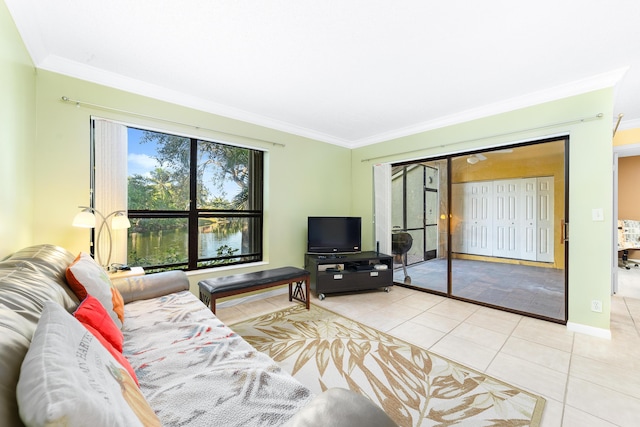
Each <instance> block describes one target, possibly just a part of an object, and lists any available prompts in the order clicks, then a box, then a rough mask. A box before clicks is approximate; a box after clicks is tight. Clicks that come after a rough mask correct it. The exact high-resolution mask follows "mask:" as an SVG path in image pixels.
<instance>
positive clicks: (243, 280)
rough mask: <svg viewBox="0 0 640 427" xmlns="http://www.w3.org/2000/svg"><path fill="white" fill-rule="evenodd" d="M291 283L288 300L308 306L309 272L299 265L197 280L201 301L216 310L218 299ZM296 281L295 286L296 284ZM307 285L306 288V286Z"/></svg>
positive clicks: (214, 311)
mask: <svg viewBox="0 0 640 427" xmlns="http://www.w3.org/2000/svg"><path fill="white" fill-rule="evenodd" d="M285 284H289V301H293V300H294V299H295V300H297V301H300V302H303V303H305V304H306V305H307V310H308V309H309V272H308V271H307V270H303V269H301V268H296V267H280V268H274V269H271V270H263V271H256V272H254V273H244V274H233V275H231V276H222V277H215V278H213V279H206V280H201V281H200V282H198V287H199V288H200V301H202V302H203V303H205V304H206V305H207V306H210V307H211V311H212V312H213V314H215V313H216V299H218V298H223V297H229V296H232V295H238V294H242V293H245V292H252V291H257V290H260V289H265V288H270V287H273V286H279V285H285ZM294 284H295V288H294V287H293V285H294ZM303 285H304V287H303Z"/></svg>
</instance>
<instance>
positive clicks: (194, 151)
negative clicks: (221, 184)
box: [188, 138, 199, 270]
mask: <svg viewBox="0 0 640 427" xmlns="http://www.w3.org/2000/svg"><path fill="white" fill-rule="evenodd" d="M190 150H191V151H190V153H189V154H190V156H189V159H190V160H189V171H190V175H191V176H190V177H189V183H190V184H189V247H188V250H189V256H188V259H189V270H195V269H196V268H197V266H198V257H199V254H198V238H199V237H198V224H199V221H198V180H199V177H198V140H197V139H195V138H191V144H190Z"/></svg>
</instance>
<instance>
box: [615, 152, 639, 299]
mask: <svg viewBox="0 0 640 427" xmlns="http://www.w3.org/2000/svg"><path fill="white" fill-rule="evenodd" d="M632 156H640V143H637V144H628V145H617V146H614V147H613V209H612V212H613V214H612V215H611V216H612V218H611V227H612V229H613V238H612V248H613V250H612V251H611V252H612V253H611V295H614V294H616V293H618V159H619V158H620V157H632Z"/></svg>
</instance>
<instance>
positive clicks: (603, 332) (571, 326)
mask: <svg viewBox="0 0 640 427" xmlns="http://www.w3.org/2000/svg"><path fill="white" fill-rule="evenodd" d="M567 329H568V330H569V331H571V332H579V333H581V334H585V335H591V336H593V337H597V338H604V339H608V340H610V339H611V330H609V329H602V328H594V327H593V326H587V325H582V324H580V323H573V322H567Z"/></svg>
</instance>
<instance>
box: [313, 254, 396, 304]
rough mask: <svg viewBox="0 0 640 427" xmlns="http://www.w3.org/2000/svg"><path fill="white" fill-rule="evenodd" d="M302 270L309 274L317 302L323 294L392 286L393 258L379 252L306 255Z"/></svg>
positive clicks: (386, 288)
mask: <svg viewBox="0 0 640 427" xmlns="http://www.w3.org/2000/svg"><path fill="white" fill-rule="evenodd" d="M304 268H305V269H306V270H308V271H309V272H310V273H311V290H312V291H313V292H315V293H316V295H317V296H318V298H320V300H323V299H324V298H325V295H326V294H332V293H339V292H353V291H364V290H371V289H379V288H384V290H385V291H386V292H389V288H390V287H391V286H392V285H393V258H392V257H391V256H390V255H385V254H381V253H378V252H373V251H371V252H358V253H354V254H341V255H332V254H331V255H318V254H310V253H307V254H306V255H305V257H304Z"/></svg>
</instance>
